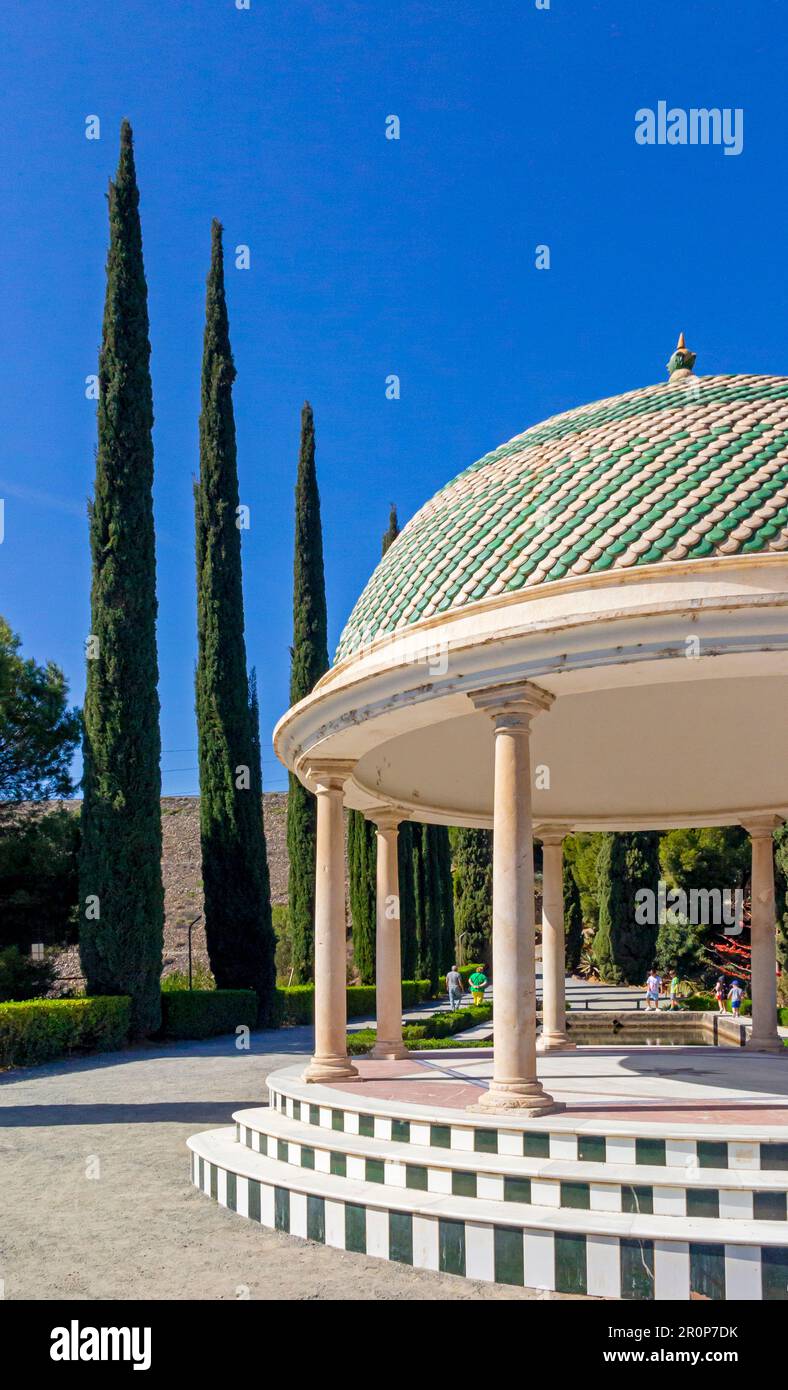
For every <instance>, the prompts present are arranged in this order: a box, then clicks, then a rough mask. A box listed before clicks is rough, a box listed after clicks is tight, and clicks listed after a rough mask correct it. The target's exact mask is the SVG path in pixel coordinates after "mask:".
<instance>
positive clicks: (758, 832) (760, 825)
mask: <svg viewBox="0 0 788 1390" xmlns="http://www.w3.org/2000/svg"><path fill="white" fill-rule="evenodd" d="M739 823H740V825H741V826H742V827H743V829H744V830H746V831H747V834H748V835H749V836H750V839H752V840H765V839H767V838H768V839H771V837H772V835H773V834H774V832H775V830H778V829H779V828H780V826H781V825H782V824H783V819H782V817H781V816H771V815H766V816H752V817H750V816H744V817H742V820H741V821H740V822H739Z"/></svg>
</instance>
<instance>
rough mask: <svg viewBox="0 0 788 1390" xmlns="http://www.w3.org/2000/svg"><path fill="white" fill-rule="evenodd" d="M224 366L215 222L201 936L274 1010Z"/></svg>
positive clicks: (205, 512)
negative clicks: (203, 935)
mask: <svg viewBox="0 0 788 1390" xmlns="http://www.w3.org/2000/svg"><path fill="white" fill-rule="evenodd" d="M234 380H235V364H234V362H233V355H232V349H231V346H230V330H229V322H228V316H227V304H226V298H225V288H224V261H223V252H222V228H221V224H220V223H219V222H217V221H214V223H213V226H212V228H211V265H210V271H209V274H208V282H207V291H206V303H205V336H204V343H203V361H202V381H201V407H202V408H201V412H200V476H199V480H198V482H197V483H196V484H195V488H194V500H195V540H196V559H197V675H196V708H197V742H198V759H199V767H200V844H201V851H202V882H203V897H204V904H205V906H204V914H205V939H206V945H207V948H208V956H209V959H210V962H211V969H212V971H213V974H214V978H215V980H216V984H217V986H218V988H219V989H249V988H251V989H254V990H255V991H256V993H257V997H258V1000H259V1003H260V1013H261V1018H264V1019H265V1018H268V1017H269V1016H270V1015H271V1013H272V1009H273V998H274V995H273V990H274V985H275V968H274V950H275V940H274V933H273V927H272V925H271V890H270V881H269V874H268V856H267V851H266V843H265V831H264V827H263V809H262V778H261V772H260V739H259V727H258V721H259V712H258V708H257V683H256V679H254V678H253V679H252V681H251V683H250V679H249V676H248V675H247V669H246V641H245V637H244V605H243V581H242V573H241V530H240V526H239V520H240V518H239V513H238V508H239V493H238V469H237V453H236V440H235V417H234V412H233V399H232V388H233V382H234Z"/></svg>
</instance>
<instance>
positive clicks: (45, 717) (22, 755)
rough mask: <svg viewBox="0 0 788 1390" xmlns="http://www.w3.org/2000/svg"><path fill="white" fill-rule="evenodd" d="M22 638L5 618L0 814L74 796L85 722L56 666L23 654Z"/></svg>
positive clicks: (0, 622) (0, 655) (0, 669)
mask: <svg viewBox="0 0 788 1390" xmlns="http://www.w3.org/2000/svg"><path fill="white" fill-rule="evenodd" d="M21 645H22V644H21V639H20V638H19V637H18V636H17V634H16V633H14V632H12V631H11V628H10V627H9V625H8V623H7V622H6V621H5V619H4V618H0V803H5V804H4V805H0V812H4V813H5V815H6V816H7V815H9V814H10V813H11V812H12V810H13V808H14V805H16V806H18V804H19V803H20V802H40V801H49V800H54V799H55V798H58V797H65V796H68V795H69V794H70V793H71V791H72V790H73V786H72V782H71V775H70V767H71V759H72V757H73V755H74V749H75V748H76V746H77V743H78V742H79V737H80V727H81V726H80V717H79V712H78V711H77V710H76V709H69V707H68V685H67V684H66V679H65V676H64V675H63V672H62V671H61V670H60V668H59V667H58V666H56V665H55V663H54V662H53V661H48V662H47V663H46V665H45V666H39V665H38V664H37V663H36V662H35V661H34V660H32V658H29V657H28V658H25V657H23V656H22V654H21Z"/></svg>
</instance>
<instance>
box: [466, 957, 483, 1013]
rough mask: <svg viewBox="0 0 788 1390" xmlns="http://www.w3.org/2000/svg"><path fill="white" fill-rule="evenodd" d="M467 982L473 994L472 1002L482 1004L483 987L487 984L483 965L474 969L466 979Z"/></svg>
mask: <svg viewBox="0 0 788 1390" xmlns="http://www.w3.org/2000/svg"><path fill="white" fill-rule="evenodd" d="M468 984H469V985H470V987H471V993H472V995H473V1002H474V1004H483V1003H484V987H485V985H486V984H487V976H486V975H485V973H484V966H483V965H480V966H479V967H478V969H476V970H474V972H473V974H472V975H471V977H470V979H469V980H468Z"/></svg>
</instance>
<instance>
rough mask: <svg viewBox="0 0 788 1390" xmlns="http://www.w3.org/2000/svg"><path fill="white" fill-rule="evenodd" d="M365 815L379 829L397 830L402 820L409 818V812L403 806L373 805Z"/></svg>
mask: <svg viewBox="0 0 788 1390" xmlns="http://www.w3.org/2000/svg"><path fill="white" fill-rule="evenodd" d="M363 815H364V819H365V820H368V821H371V822H372V824H373V825H374V826H375V828H376V829H377V830H396V829H397V828H398V827H399V825H400V823H401V822H402V821H404V820H407V819H408V814H407V812H406V811H404V810H403V809H402V807H401V806H371V807H370V808H369V810H368V811H364V812H363Z"/></svg>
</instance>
